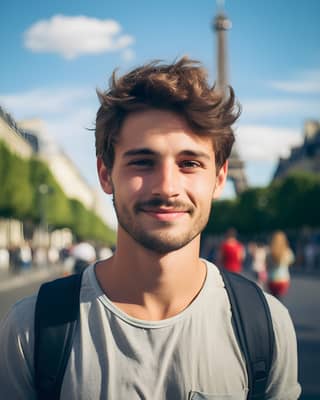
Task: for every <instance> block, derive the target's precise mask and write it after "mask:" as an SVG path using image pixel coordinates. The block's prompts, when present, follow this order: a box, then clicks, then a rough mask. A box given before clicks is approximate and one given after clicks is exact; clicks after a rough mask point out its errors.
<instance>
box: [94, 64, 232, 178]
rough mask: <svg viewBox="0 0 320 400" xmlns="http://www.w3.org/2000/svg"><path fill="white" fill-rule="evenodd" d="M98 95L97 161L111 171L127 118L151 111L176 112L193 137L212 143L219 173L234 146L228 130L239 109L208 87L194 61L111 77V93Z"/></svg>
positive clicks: (198, 66) (199, 67)
mask: <svg viewBox="0 0 320 400" xmlns="http://www.w3.org/2000/svg"><path fill="white" fill-rule="evenodd" d="M97 94H98V97H99V100H100V103H101V106H100V108H99V110H98V112H97V118H96V129H95V137H96V142H95V144H96V155H97V156H98V157H101V158H102V160H103V162H104V163H105V165H106V166H107V168H108V169H110V170H111V169H112V166H113V162H114V146H115V144H116V142H117V139H118V137H119V134H120V130H121V126H122V124H123V121H124V119H125V118H126V117H127V116H128V114H129V113H131V112H135V111H140V110H147V109H150V108H156V109H162V110H169V111H173V112H176V113H177V114H179V115H181V116H183V117H184V118H185V120H186V121H187V123H188V124H189V125H190V127H191V128H192V129H193V131H194V133H195V134H197V135H202V136H207V137H211V138H212V141H213V146H214V151H215V162H216V167H217V171H219V169H220V168H221V166H222V165H223V164H224V163H225V161H226V159H227V158H228V157H229V155H230V153H231V149H232V145H233V143H234V140H235V137H234V133H233V130H232V128H231V125H232V124H233V123H234V122H235V121H236V119H237V118H238V117H239V115H240V105H239V104H238V103H237V102H236V101H235V95H234V91H233V89H232V88H231V87H229V93H228V95H227V96H226V95H224V94H221V93H219V92H218V91H217V90H215V86H210V85H209V83H208V78H207V73H206V71H205V69H204V68H203V67H202V66H201V64H200V63H199V62H198V61H195V60H191V59H189V58H188V57H182V58H181V59H180V60H178V61H176V62H174V63H172V64H164V63H161V62H160V61H157V60H155V61H152V62H150V63H148V64H145V65H143V66H141V67H138V68H136V69H134V70H132V71H131V72H129V73H127V74H125V75H123V76H121V77H119V78H117V76H116V71H114V72H113V74H112V76H111V79H110V88H109V90H107V91H105V92H100V91H97Z"/></svg>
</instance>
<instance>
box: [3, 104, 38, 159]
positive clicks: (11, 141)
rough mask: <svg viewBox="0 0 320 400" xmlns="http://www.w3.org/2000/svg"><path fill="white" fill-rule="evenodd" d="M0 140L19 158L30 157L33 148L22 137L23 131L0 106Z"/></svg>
mask: <svg viewBox="0 0 320 400" xmlns="http://www.w3.org/2000/svg"><path fill="white" fill-rule="evenodd" d="M0 140H2V141H3V142H4V143H5V144H6V146H7V147H8V148H9V149H10V151H12V152H13V153H16V154H17V155H18V156H20V157H21V158H27V159H28V158H30V157H31V155H32V153H33V148H32V146H31V145H30V143H28V142H27V141H26V140H25V138H24V132H23V130H21V129H20V128H19V127H18V125H17V124H16V122H15V120H14V119H13V118H12V117H11V115H10V114H8V113H7V112H6V111H5V110H4V109H3V108H2V107H1V106H0Z"/></svg>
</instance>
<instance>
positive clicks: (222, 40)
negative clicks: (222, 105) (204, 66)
mask: <svg viewBox="0 0 320 400" xmlns="http://www.w3.org/2000/svg"><path fill="white" fill-rule="evenodd" d="M217 9H218V13H217V15H216V16H215V18H214V20H213V24H212V25H213V29H214V31H215V33H216V38H217V53H218V54H217V80H216V85H217V90H219V91H220V92H222V93H225V92H226V88H227V85H228V83H229V82H228V68H227V65H228V60H227V36H226V31H227V30H229V29H231V27H232V24H231V21H230V20H229V19H228V18H227V16H226V15H225V13H224V0H217Z"/></svg>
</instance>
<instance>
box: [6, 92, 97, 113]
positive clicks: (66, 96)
mask: <svg viewBox="0 0 320 400" xmlns="http://www.w3.org/2000/svg"><path fill="white" fill-rule="evenodd" d="M94 98H96V94H95V91H94V89H93V88H85V87H80V88H72V87H70V88H52V89H50V88H40V89H34V90H29V91H26V92H21V93H13V94H0V102H1V103H2V104H3V105H4V107H5V108H6V109H7V110H8V111H9V112H11V111H12V112H13V114H14V115H18V116H19V117H22V118H24V116H25V115H30V114H31V115H42V114H44V113H46V114H47V113H48V114H54V113H59V112H66V111H67V110H69V109H72V108H74V106H75V104H79V102H86V101H92V99H94Z"/></svg>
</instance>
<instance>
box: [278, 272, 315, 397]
mask: <svg viewBox="0 0 320 400" xmlns="http://www.w3.org/2000/svg"><path fill="white" fill-rule="evenodd" d="M284 304H285V305H286V306H287V307H288V309H289V311H290V314H291V316H292V319H293V322H294V325H295V328H296V332H297V338H298V356H299V381H300V382H301V383H302V389H303V396H302V397H301V399H303V400H320V379H319V378H320V277H319V276H309V277H304V276H302V275H295V276H294V277H293V279H292V286H291V289H290V291H289V293H288V296H287V297H286V298H285V299H284Z"/></svg>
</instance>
